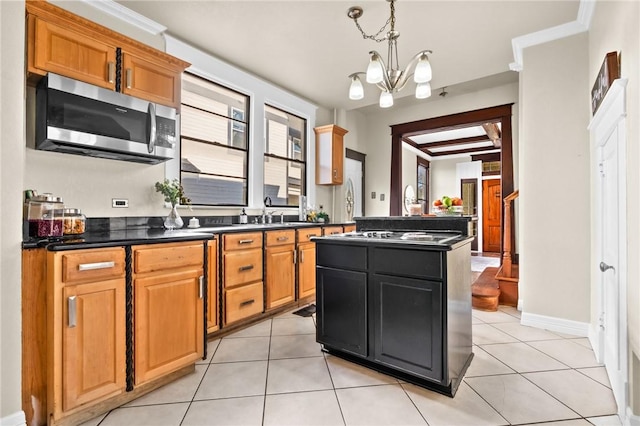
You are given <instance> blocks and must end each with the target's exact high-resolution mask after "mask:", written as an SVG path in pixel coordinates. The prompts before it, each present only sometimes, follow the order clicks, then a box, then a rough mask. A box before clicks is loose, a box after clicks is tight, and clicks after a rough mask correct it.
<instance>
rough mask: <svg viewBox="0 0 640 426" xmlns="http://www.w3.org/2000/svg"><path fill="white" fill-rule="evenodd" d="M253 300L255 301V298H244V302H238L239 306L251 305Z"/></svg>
mask: <svg viewBox="0 0 640 426" xmlns="http://www.w3.org/2000/svg"><path fill="white" fill-rule="evenodd" d="M255 301H256V299H251V300H245V301H244V302H242V303H240V307H243V306H247V305H251V304H252V303H254V302H255Z"/></svg>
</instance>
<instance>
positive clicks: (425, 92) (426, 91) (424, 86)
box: [416, 83, 431, 99]
mask: <svg viewBox="0 0 640 426" xmlns="http://www.w3.org/2000/svg"><path fill="white" fill-rule="evenodd" d="M429 96H431V83H418V85H417V86H416V99H427V98H428V97H429Z"/></svg>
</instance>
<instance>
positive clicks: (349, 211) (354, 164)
mask: <svg viewBox="0 0 640 426" xmlns="http://www.w3.org/2000/svg"><path fill="white" fill-rule="evenodd" d="M344 169H345V183H346V184H345V192H344V196H345V202H344V206H345V212H344V215H345V218H346V220H347V221H351V220H352V218H354V217H362V203H363V201H364V199H363V198H362V197H363V194H364V188H363V187H362V162H360V161H358V160H354V159H352V158H345V167H344Z"/></svg>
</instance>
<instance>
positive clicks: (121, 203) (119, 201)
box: [111, 198, 129, 209]
mask: <svg viewBox="0 0 640 426" xmlns="http://www.w3.org/2000/svg"><path fill="white" fill-rule="evenodd" d="M111 207H113V208H114V209H121V208H127V207H129V200H127V199H126V198H112V199H111Z"/></svg>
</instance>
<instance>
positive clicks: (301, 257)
mask: <svg viewBox="0 0 640 426" xmlns="http://www.w3.org/2000/svg"><path fill="white" fill-rule="evenodd" d="M303 262H304V250H302V249H300V263H303Z"/></svg>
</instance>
